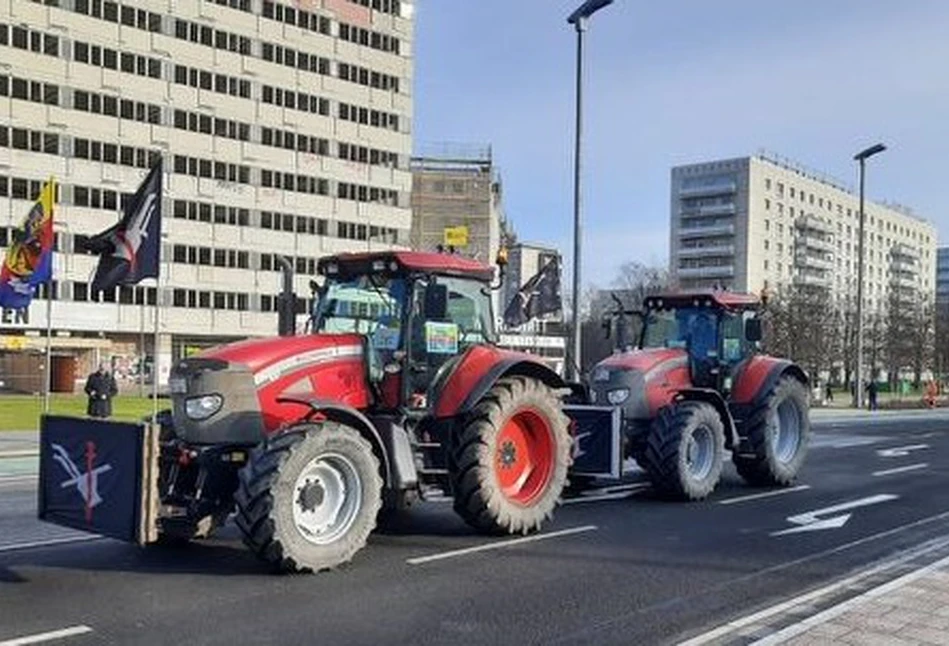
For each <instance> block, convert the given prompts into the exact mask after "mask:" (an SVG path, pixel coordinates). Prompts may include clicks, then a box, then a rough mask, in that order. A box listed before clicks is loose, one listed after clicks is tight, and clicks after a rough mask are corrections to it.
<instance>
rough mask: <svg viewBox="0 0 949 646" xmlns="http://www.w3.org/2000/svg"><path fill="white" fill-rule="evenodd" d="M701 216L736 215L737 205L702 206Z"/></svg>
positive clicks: (700, 209)
mask: <svg viewBox="0 0 949 646" xmlns="http://www.w3.org/2000/svg"><path fill="white" fill-rule="evenodd" d="M699 215H735V205H734V204H733V203H730V204H712V205H709V206H700V207H699Z"/></svg>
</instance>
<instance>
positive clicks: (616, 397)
mask: <svg viewBox="0 0 949 646" xmlns="http://www.w3.org/2000/svg"><path fill="white" fill-rule="evenodd" d="M606 399H607V400H609V402H610V403H611V404H613V405H614V406H619V405H620V404H622V403H623V402H625V401H626V400H627V399H629V388H616V389H614V390H611V391H609V392H608V393H606Z"/></svg>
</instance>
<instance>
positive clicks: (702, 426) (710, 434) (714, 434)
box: [643, 401, 725, 501]
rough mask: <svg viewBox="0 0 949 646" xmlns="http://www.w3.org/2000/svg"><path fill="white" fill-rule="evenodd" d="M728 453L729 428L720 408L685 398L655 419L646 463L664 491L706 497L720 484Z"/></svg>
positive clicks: (669, 495) (676, 495) (680, 497)
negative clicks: (726, 439) (723, 419)
mask: <svg viewBox="0 0 949 646" xmlns="http://www.w3.org/2000/svg"><path fill="white" fill-rule="evenodd" d="M696 447H698V448H696ZM690 449H691V450H690ZM693 451H697V454H694V455H693ZM724 455H725V428H724V426H723V425H722V418H721V416H719V414H718V411H717V410H715V407H714V406H712V405H711V404H708V403H705V402H700V401H684V402H681V403H679V404H673V405H671V406H667V407H665V408H663V409H662V410H661V411H660V412H659V415H658V417H656V419H655V420H654V421H653V423H652V427H651V428H650V430H649V436H648V437H647V439H646V450H645V452H644V453H643V466H644V468H645V469H646V473H647V474H648V475H649V479H650V480H651V481H652V484H653V487H654V488H655V489H656V491H657V492H658V493H659V494H660V495H662V496H664V497H667V498H672V499H676V500H688V501H691V500H702V499H704V498H706V497H707V496H708V495H709V494H710V493H712V491H713V490H714V489H715V486H716V485H717V484H718V480H719V478H720V477H721V475H722V463H723V461H724Z"/></svg>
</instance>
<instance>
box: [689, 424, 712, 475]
mask: <svg viewBox="0 0 949 646" xmlns="http://www.w3.org/2000/svg"><path fill="white" fill-rule="evenodd" d="M714 461H715V437H714V435H713V434H712V431H711V429H709V428H708V427H707V426H699V427H697V428H696V429H695V430H694V431H692V433H691V435H690V436H689V441H688V444H687V445H686V450H685V467H686V470H687V471H688V474H689V476H690V477H691V478H693V479H695V480H704V479H705V478H706V477H707V476H708V474H709V473H710V472H711V471H712V464H713V462H714Z"/></svg>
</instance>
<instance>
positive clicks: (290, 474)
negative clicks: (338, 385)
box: [234, 422, 383, 572]
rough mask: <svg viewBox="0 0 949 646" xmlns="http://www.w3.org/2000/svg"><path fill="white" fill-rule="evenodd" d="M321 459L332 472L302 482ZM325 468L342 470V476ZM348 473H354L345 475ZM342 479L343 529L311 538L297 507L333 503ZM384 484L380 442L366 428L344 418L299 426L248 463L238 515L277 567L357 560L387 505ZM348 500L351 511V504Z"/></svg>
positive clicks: (315, 508) (311, 567)
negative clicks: (351, 424) (350, 424)
mask: <svg viewBox="0 0 949 646" xmlns="http://www.w3.org/2000/svg"><path fill="white" fill-rule="evenodd" d="M334 465H335V466H334ZM321 466H322V467H323V468H324V471H323V474H324V475H323V476H320V475H319V474H317V475H313V480H310V479H309V476H307V479H306V481H305V483H303V485H302V488H301V482H300V481H299V480H298V479H300V478H301V476H302V475H303V474H304V472H305V470H307V473H312V471H310V470H311V469H314V468H317V467H321ZM325 469H336V470H337V471H336V472H335V473H336V474H337V475H338V476H339V479H334V478H335V476H333V475H332V473H333V472H332V471H326V470H325ZM327 474H329V475H327ZM344 476H347V477H349V478H350V480H348V481H346V482H342V481H343V480H345V479H346V478H345V477H344ZM321 477H322V478H324V479H326V482H323V480H322V479H321ZM341 482H342V485H341ZM334 485H335V486H336V487H337V491H336V492H335V493H336V498H337V499H338V500H340V501H341V502H340V503H339V506H335V505H334V507H335V508H336V512H335V513H333V518H336V517H338V515H339V514H340V513H344V515H345V518H344V519H343V520H342V521H341V523H342V524H341V526H340V528H339V532H340V533H339V535H338V536H335V537H333V536H332V533H333V532H334V531H336V530H334V529H333V528H332V527H330V528H329V529H328V530H327V531H328V532H330V533H331V538H333V540H331V541H329V542H325V541H326V539H323V540H324V542H316V541H317V540H318V536H316V535H315V534H314V533H313V532H311V537H312V538H308V537H307V534H306V533H305V529H303V528H301V525H300V524H298V522H297V520H296V518H295V513H298V514H306V513H309V514H318V513H320V510H321V509H323V510H325V509H327V508H324V504H327V505H328V504H330V502H327V501H332V500H333V495H332V493H331V492H332V491H333V486H334ZM382 485H383V483H382V477H381V476H380V470H379V461H378V460H377V459H376V456H375V455H374V454H373V452H372V445H371V444H369V442H368V441H366V439H365V438H363V437H362V436H361V435H360V434H359V432H358V431H356V430H355V429H353V428H351V427H348V426H344V425H342V424H338V423H336V422H325V423H322V424H314V425H306V426H301V427H297V428H294V429H291V430H289V431H287V432H285V433H282V434H280V435H278V436H276V437H274V438H271V439H268V440H266V441H265V442H264V443H263V444H262V445H261V446H260V447H258V448H257V449H255V450H254V451H253V453H252V454H251V458H250V460H249V461H248V463H247V465H246V466H245V467H244V468H243V469H241V471H240V473H239V486H238V489H237V493H236V494H235V496H234V499H235V502H236V504H237V515H236V517H235V522H236V524H237V527H238V528H239V529H240V530H241V534H243V539H244V543H245V545H247V547H249V548H250V549H251V550H252V551H253V552H254V553H255V554H256V555H257V556H258V557H260V558H261V559H263V560H264V561H266V562H268V563H270V564H271V565H273V566H274V567H275V568H276V569H277V570H279V571H283V572H319V571H320V570H326V569H330V568H334V567H336V566H338V565H341V564H343V563H346V562H348V561H350V560H351V559H352V558H353V556H354V555H355V554H356V552H358V551H359V550H360V549H362V548H363V547H364V546H365V544H366V541H367V539H368V538H369V534H370V533H371V532H372V530H373V529H374V528H375V526H376V517H377V514H378V513H379V509H380V507H381V505H382ZM339 491H342V492H343V493H342V494H341V495H340V494H339ZM356 494H358V496H359V498H358V499H355V500H354V498H353V497H354V496H355V495H356ZM345 506H351V507H350V510H349V511H344V510H343V508H344V507H345ZM311 518H312V517H311ZM313 522H315V521H313ZM318 533H319V530H316V534H318Z"/></svg>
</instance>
